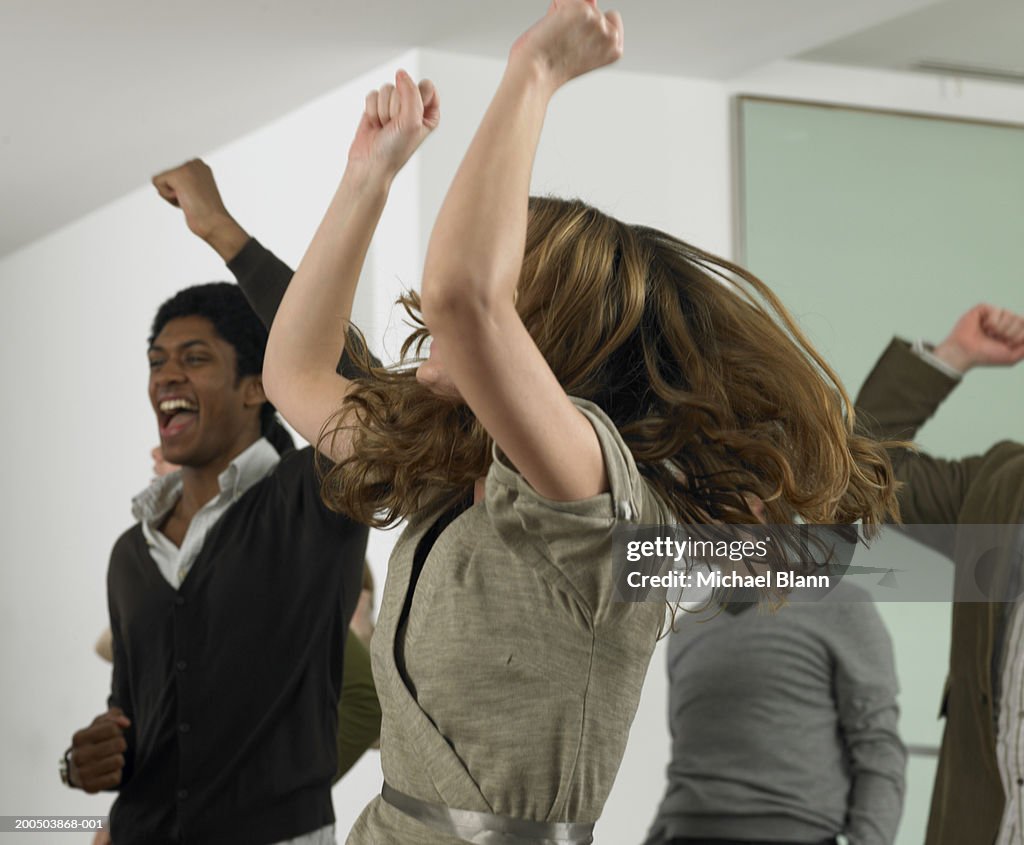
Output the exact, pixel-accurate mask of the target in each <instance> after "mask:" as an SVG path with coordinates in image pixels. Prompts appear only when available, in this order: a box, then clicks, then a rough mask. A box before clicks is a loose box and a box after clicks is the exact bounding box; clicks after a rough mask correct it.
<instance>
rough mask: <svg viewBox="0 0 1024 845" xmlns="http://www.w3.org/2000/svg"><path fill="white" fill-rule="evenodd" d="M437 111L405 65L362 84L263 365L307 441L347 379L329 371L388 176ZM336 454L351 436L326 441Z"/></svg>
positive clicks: (431, 94) (275, 395)
mask: <svg viewBox="0 0 1024 845" xmlns="http://www.w3.org/2000/svg"><path fill="white" fill-rule="evenodd" d="M439 119H440V107H439V100H438V97H437V93H436V91H435V90H434V86H433V85H432V84H431V83H430V82H428V81H423V82H421V83H420V84H419V86H417V85H416V83H415V82H413V80H412V79H411V78H410V77H409V75H408V74H407V73H406V72H405V71H399V72H398V73H397V74H396V76H395V84H394V85H385V86H384V87H383V88H381V89H380V90H379V91H373V92H371V93H370V94H369V95H368V96H367V98H366V107H365V110H364V112H363V115H362V118H361V119H360V122H359V128H358V129H357V130H356V137H355V140H353V142H352V146H351V148H350V149H349V153H348V165H347V167H346V168H345V175H344V176H343V177H342V180H341V185H340V186H339V187H338V190H337V192H336V193H335V195H334V199H333V200H332V201H331V204H330V207H329V208H328V209H327V213H326V215H325V216H324V219H323V222H322V223H321V224H320V227H319V228H318V229H317V232H316V235H315V236H314V237H313V241H312V243H310V245H309V249H308V250H307V251H306V254H305V256H304V257H303V259H302V262H301V263H300V264H299V267H298V269H297V270H296V272H295V276H294V278H293V279H292V282H291V284H290V285H289V286H288V291H287V293H286V294H285V297H284V300H283V301H282V302H281V307H280V309H279V310H278V312H277V315H276V317H275V318H274V324H273V326H272V327H271V330H270V338H269V340H268V342H267V352H266V357H265V359H264V366H263V384H264V389H265V390H266V393H267V397H268V398H269V399H270V401H271V402H273V403H274V405H275V406H276V407H277V409H278V410H279V411H280V412H281V414H282V415H283V416H284V418H285V419H286V420H288V422H289V423H291V424H292V426H294V427H295V429H296V430H297V431H298V432H299V433H300V434H301V435H302V436H303V437H305V438H306V439H307V440H309V441H310V442H311V443H316V442H317V441H318V439H319V436H320V432H321V430H322V428H323V426H324V423H325V422H327V420H328V419H329V418H330V417H331V416H332V415H333V414H334V413H335V412H336V411H337V410H338V408H339V407H340V406H341V404H342V402H343V400H344V398H345V395H346V393H347V390H348V387H349V385H350V382H349V380H348V379H346V378H344V377H343V376H341V375H340V374H338V373H337V372H336V371H335V367H336V366H337V363H338V355H339V353H340V351H341V350H342V349H343V348H344V345H345V330H346V328H347V326H348V323H349V320H350V318H351V315H352V301H353V299H354V297H355V291H356V284H357V283H358V281H359V273H360V271H361V270H362V267H363V262H364V261H365V259H366V252H367V250H368V249H369V246H370V240H371V239H372V237H373V233H374V231H375V230H376V228H377V223H378V222H379V220H380V215H381V213H382V212H383V210H384V204H385V202H386V201H387V196H388V192H389V190H390V188H391V182H392V180H393V179H394V177H395V176H396V175H397V173H398V171H399V170H401V169H402V166H403V165H404V164H405V163H406V162H407V161H408V160H409V157H410V156H411V155H412V154H413V153H414V152H415V151H416V148H417V147H419V145H420V144H421V143H422V142H423V139H424V138H426V137H427V135H429V134H430V132H431V131H433V130H434V129H435V128H436V127H437V124H438V121H439ZM327 445H328V447H329V448H328V454H329V455H330V457H331V458H333V459H334V460H336V461H337V460H342V459H344V458H345V457H347V456H348V454H349V452H350V449H351V438H350V437H347V436H345V435H343V434H342V435H340V436H338V437H335V438H333V440H331V441H328V443H327Z"/></svg>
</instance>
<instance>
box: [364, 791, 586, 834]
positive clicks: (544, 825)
mask: <svg viewBox="0 0 1024 845" xmlns="http://www.w3.org/2000/svg"><path fill="white" fill-rule="evenodd" d="M380 797H381V798H383V799H384V800H385V801H387V802H388V803H389V804H390V805H391V806H392V807H394V808H395V809H396V810H400V811H401V812H403V813H405V814H406V815H407V816H412V818H414V819H416V821H418V822H422V823H423V824H425V825H427V827H431V828H433V829H434V830H437V831H440V832H441V833H446V834H448V835H449V836H454V837H455V838H456V839H461V840H462V841H463V842H472V843H473V845H591V843H592V842H593V841H594V825H593V824H577V823H575V822H535V821H529V820H527V819H513V818H509V817H508V816H496V815H494V814H493V813H478V812H476V811H475V810H453V809H452V808H451V807H445V806H443V805H441V804H431V803H430V802H429V801H420V800H419V799H418V798H413V797H412V796H410V795H406V794H405V793H404V792H399V791H398V790H397V789H393V788H392V787H391V786H389V785H388V784H387V783H386V782H385V784H384V786H383V787H382V788H381V791H380Z"/></svg>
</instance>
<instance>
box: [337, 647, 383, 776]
mask: <svg viewBox="0 0 1024 845" xmlns="http://www.w3.org/2000/svg"><path fill="white" fill-rule="evenodd" d="M379 736H380V702H378V701H377V689H376V687H374V685H373V671H372V670H371V668H370V653H369V651H367V649H366V646H364V645H363V644H362V643H361V642H360V641H359V639H358V638H357V637H356V636H355V635H353V634H352V633H351V632H349V634H348V636H347V637H346V638H345V671H344V674H343V676H342V679H341V699H340V700H339V702H338V771H337V773H336V774H335V776H334V781H335V783H337V781H338V780H339V779H340V778H341V776H342V775H344V774H345V772H347V771H348V770H349V769H351V768H352V766H354V765H355V763H356V761H357V760H358V759H359V758H360V757H361V756H362V755H363V752H364V751H366V749H367V748H369V747H370V746H371V745H373V743H374V742H376V740H377V738H378V737H379Z"/></svg>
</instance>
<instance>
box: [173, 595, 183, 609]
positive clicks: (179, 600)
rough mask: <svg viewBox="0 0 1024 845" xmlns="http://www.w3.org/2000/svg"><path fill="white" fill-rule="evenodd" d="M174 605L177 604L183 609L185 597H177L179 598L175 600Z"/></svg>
mask: <svg viewBox="0 0 1024 845" xmlns="http://www.w3.org/2000/svg"><path fill="white" fill-rule="evenodd" d="M174 603H175V604H176V605H178V607H181V606H182V605H183V604H185V597H184V596H178V597H177V598H176V599H175V600H174Z"/></svg>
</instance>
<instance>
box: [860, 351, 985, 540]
mask: <svg viewBox="0 0 1024 845" xmlns="http://www.w3.org/2000/svg"><path fill="white" fill-rule="evenodd" d="M958 383H959V382H958V381H957V380H956V379H954V378H950V377H949V376H948V375H946V374H945V373H943V372H941V371H939V370H938V369H937V368H936V367H933V366H932V365H931V364H929V363H928V362H927V361H925V360H923V359H922V358H921V357H920V356H918V355H915V354H914V352H913V350H912V349H911V348H910V345H909V344H908V343H907V342H906V341H903V340H893V341H892V343H890V344H889V347H888V348H887V349H886V350H885V352H884V353H883V354H882V357H881V358H879V360H878V363H877V364H875V367H874V369H873V370H872V371H871V373H870V374H869V375H868V377H867V379H866V380H865V382H864V386H863V387H862V388H861V390H860V393H859V395H858V396H857V402H856V405H857V421H858V425H859V428H860V430H861V431H862V432H863V433H866V434H868V435H870V436H872V437H875V438H878V439H879V440H912V439H913V438H914V437H915V436H916V435H917V432H918V429H920V427H921V426H922V425H924V423H925V422H926V421H927V420H928V419H929V418H930V417H931V416H932V415H933V414H934V413H935V411H936V410H937V409H938V407H939V405H940V404H941V403H942V401H943V400H944V399H945V398H946V397H947V396H948V395H949V394H950V392H951V391H952V390H953V388H954V387H956V385H957V384H958ZM889 454H890V457H891V458H892V462H893V467H894V468H895V470H896V477H897V478H898V479H899V480H900V481H902V482H903V483H904V487H903V489H902V490H901V491H900V510H901V512H902V515H903V521H904V522H906V523H918V524H947V525H953V524H956V523H957V522H958V521H959V513H960V509H961V507H962V505H963V502H964V499H965V498H966V496H967V492H968V490H969V489H970V487H971V484H972V483H973V481H974V479H975V477H976V475H977V470H978V467H979V466H980V465H981V463H982V460H983V459H982V458H981V457H977V456H976V457H969V458H962V459H959V460H943V459H941V458H935V457H932V456H931V455H928V454H926V453H924V452H920V451H914V450H911V449H906V448H892V449H890V451H889Z"/></svg>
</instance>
